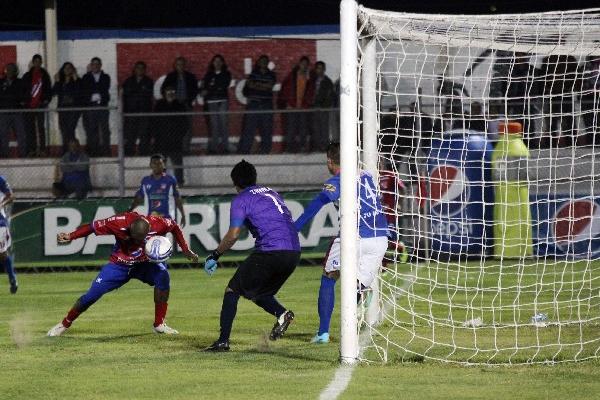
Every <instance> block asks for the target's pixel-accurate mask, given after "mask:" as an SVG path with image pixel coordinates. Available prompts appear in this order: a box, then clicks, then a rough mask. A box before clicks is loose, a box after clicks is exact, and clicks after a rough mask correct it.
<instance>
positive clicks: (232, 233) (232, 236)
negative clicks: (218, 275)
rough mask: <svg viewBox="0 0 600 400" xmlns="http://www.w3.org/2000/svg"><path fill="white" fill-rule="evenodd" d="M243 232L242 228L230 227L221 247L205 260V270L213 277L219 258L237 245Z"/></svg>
mask: <svg viewBox="0 0 600 400" xmlns="http://www.w3.org/2000/svg"><path fill="white" fill-rule="evenodd" d="M241 230H242V229H241V227H240V226H231V227H229V230H228V231H227V233H226V234H225V237H224V238H223V240H221V243H219V246H218V247H217V248H216V250H214V251H213V252H212V253H210V254H209V255H208V256H207V257H206V259H205V260H204V270H205V271H206V273H207V274H209V275H212V274H213V273H214V272H215V270H216V269H217V261H218V260H219V257H221V256H222V255H223V253H225V252H226V251H227V250H229V249H230V248H231V247H232V246H233V245H234V244H235V242H237V240H238V238H239V237H240V232H241Z"/></svg>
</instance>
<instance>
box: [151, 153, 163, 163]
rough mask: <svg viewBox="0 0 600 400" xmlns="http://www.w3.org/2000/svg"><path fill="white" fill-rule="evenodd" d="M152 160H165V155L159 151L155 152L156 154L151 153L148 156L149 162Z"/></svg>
mask: <svg viewBox="0 0 600 400" xmlns="http://www.w3.org/2000/svg"><path fill="white" fill-rule="evenodd" d="M154 160H162V161H163V162H165V156H163V155H162V154H160V153H156V154H152V155H151V156H150V162H152V161H154Z"/></svg>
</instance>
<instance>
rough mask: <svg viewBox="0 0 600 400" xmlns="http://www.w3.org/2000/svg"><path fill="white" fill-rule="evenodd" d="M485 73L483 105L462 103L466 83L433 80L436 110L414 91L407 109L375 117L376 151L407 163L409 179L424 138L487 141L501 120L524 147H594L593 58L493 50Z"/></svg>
mask: <svg viewBox="0 0 600 400" xmlns="http://www.w3.org/2000/svg"><path fill="white" fill-rule="evenodd" d="M482 59H483V58H482ZM480 61H481V60H480ZM470 68H471V69H472V68H474V66H473V65H472V66H471V67H470ZM490 75H492V77H491V80H490V82H489V96H488V97H487V98H486V100H487V103H486V104H482V103H481V102H479V101H474V100H470V98H471V97H470V94H469V92H468V90H467V89H466V88H465V86H466V85H462V84H460V83H457V82H452V81H450V80H446V81H443V82H440V85H439V92H438V93H439V94H440V95H439V99H438V100H439V103H438V104H437V105H436V106H433V107H432V105H431V104H422V102H421V98H422V97H424V96H421V91H420V90H418V94H417V96H416V101H415V102H413V103H411V104H410V106H409V107H408V109H406V108H404V109H397V108H392V109H389V110H387V112H385V113H382V117H381V120H380V132H381V143H382V147H383V148H382V151H383V152H386V153H388V154H391V155H392V156H394V154H396V155H397V158H396V161H398V160H401V161H400V162H405V163H407V164H408V165H409V168H410V169H411V175H412V176H416V171H415V170H414V169H415V168H416V163H415V162H414V161H415V159H416V158H418V157H421V156H422V155H425V154H427V153H428V151H429V146H430V143H431V139H432V138H435V137H439V135H440V133H441V132H451V131H453V132H456V133H457V134H459V133H461V132H463V133H464V132H481V133H483V134H485V135H486V136H487V137H488V139H489V140H491V141H492V142H493V141H495V140H497V137H498V136H497V135H498V125H499V123H500V122H501V121H504V120H506V119H508V120H514V121H518V122H520V123H521V124H522V126H523V139H524V142H525V143H526V144H527V145H528V147H529V148H530V149H544V148H561V147H569V146H600V58H599V57H597V56H596V57H594V56H588V57H585V58H582V59H580V60H577V59H576V58H575V57H573V56H570V55H551V56H547V57H544V58H540V59H539V58H537V57H536V56H535V55H532V54H527V53H516V52H515V53H513V52H507V51H497V52H496V55H495V61H494V64H493V74H490ZM444 98H445V99H446V100H444ZM432 108H434V109H437V110H440V112H439V113H438V116H433V115H431V114H429V113H428V112H427V110H431V109H432ZM579 116H580V117H581V118H579ZM411 160H412V161H411Z"/></svg>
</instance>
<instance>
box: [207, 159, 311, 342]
mask: <svg viewBox="0 0 600 400" xmlns="http://www.w3.org/2000/svg"><path fill="white" fill-rule="evenodd" d="M231 180H232V181H233V184H234V186H235V188H236V190H237V192H238V194H237V196H236V197H235V198H234V199H233V200H232V202H231V212H230V214H229V215H230V220H231V223H230V226H229V230H228V231H227V234H226V235H225V237H224V238H223V240H221V243H220V244H219V246H218V247H217V249H216V250H215V251H213V252H212V253H211V254H210V255H209V256H208V257H206V262H205V263H204V269H205V270H206V273H208V274H209V275H212V274H213V273H214V272H215V270H216V268H217V260H218V259H219V257H220V256H221V255H222V254H223V253H224V252H225V251H227V250H229V249H230V248H231V247H232V246H233V245H234V244H235V242H236V241H237V240H238V238H239V235H240V232H241V229H242V226H246V227H247V228H248V230H249V231H250V233H251V234H252V236H253V237H254V238H255V239H256V241H255V245H254V247H255V249H254V251H253V252H252V253H251V254H250V255H249V256H248V258H246V259H245V260H244V261H243V262H242V263H241V264H240V266H239V267H238V269H237V271H235V274H234V275H233V277H232V278H231V280H230V281H229V283H228V284H227V287H226V288H225V294H224V295H223V306H222V307H221V318H220V323H221V332H220V335H219V338H218V339H217V340H216V341H215V342H214V343H213V344H212V345H210V346H209V347H207V348H206V349H205V351H229V336H230V335H231V328H232V326H233V320H234V319H235V314H236V312H237V304H238V301H239V299H240V296H243V297H245V298H247V299H248V300H251V301H253V302H254V304H256V305H257V306H259V307H261V308H262V309H263V310H265V311H266V312H268V313H269V314H271V315H273V316H275V318H277V320H276V321H275V325H274V326H273V329H272V330H271V334H270V335H269V339H271V340H277V339H279V338H280V337H282V336H283V334H284V333H285V331H286V330H287V328H288V327H289V325H290V323H291V322H292V321H293V319H294V313H293V312H292V311H290V310H289V309H286V308H285V307H284V306H283V305H281V304H280V303H279V301H277V299H276V298H275V295H276V294H277V292H278V291H279V289H280V288H281V287H282V286H283V284H284V283H285V281H286V280H287V279H288V278H289V277H290V275H291V274H292V272H294V270H295V269H296V265H298V261H300V242H299V240H298V234H297V232H296V230H295V229H294V222H293V220H292V214H291V213H290V210H288V208H287V206H286V205H285V203H284V202H283V199H282V198H281V196H280V195H279V193H277V192H275V191H274V190H272V189H270V188H268V187H265V186H260V185H257V184H256V169H255V168H254V166H253V165H252V164H250V163H249V162H247V161H244V160H242V161H240V162H239V163H237V164H236V165H235V167H233V170H232V171H231Z"/></svg>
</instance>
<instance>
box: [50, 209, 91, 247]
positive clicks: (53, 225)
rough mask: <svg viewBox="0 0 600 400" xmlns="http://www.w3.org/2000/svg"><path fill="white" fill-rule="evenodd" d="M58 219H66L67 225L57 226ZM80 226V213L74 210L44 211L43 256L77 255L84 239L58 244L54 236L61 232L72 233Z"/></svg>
mask: <svg viewBox="0 0 600 400" xmlns="http://www.w3.org/2000/svg"><path fill="white" fill-rule="evenodd" d="M59 218H66V220H67V223H66V224H64V225H58V220H59ZM79 225H81V213H80V212H79V210H77V209H75V208H45V209H44V255H46V256H65V255H70V254H75V253H78V252H79V251H80V250H81V248H82V247H83V244H84V242H85V239H83V238H79V239H75V240H73V241H72V242H71V243H68V244H58V242H57V241H56V235H58V234H59V233H61V232H72V231H74V230H75V229H76V228H77V227H78V226H79Z"/></svg>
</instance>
